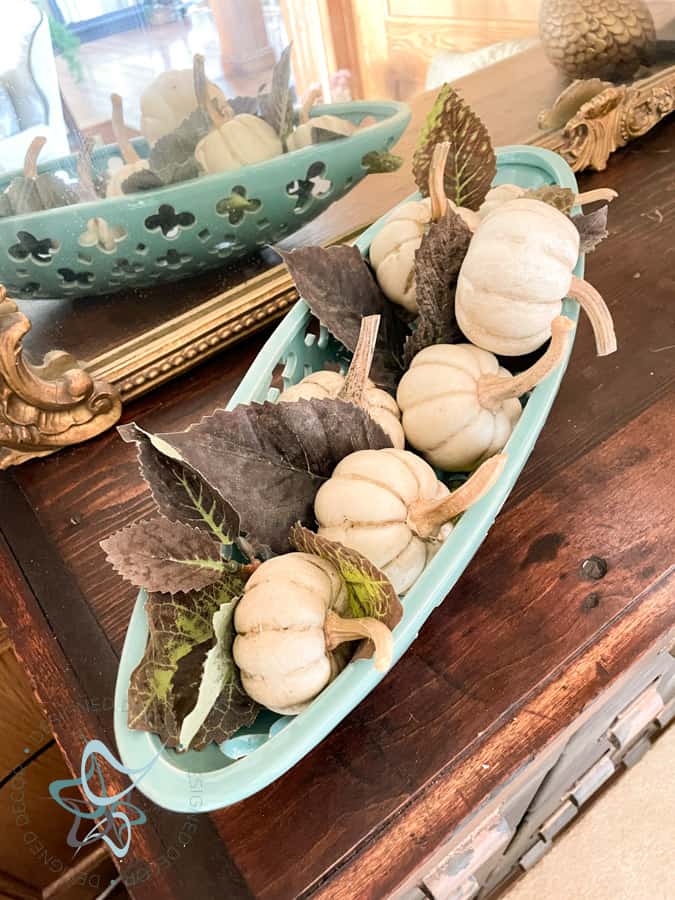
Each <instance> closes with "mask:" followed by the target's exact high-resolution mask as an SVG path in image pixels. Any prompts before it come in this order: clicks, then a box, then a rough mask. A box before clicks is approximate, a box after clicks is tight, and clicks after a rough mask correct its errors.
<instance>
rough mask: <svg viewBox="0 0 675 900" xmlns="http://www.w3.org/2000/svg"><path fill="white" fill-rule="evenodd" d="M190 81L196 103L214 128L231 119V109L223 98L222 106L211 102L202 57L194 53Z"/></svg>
mask: <svg viewBox="0 0 675 900" xmlns="http://www.w3.org/2000/svg"><path fill="white" fill-rule="evenodd" d="M192 79H193V84H194V89H195V97H196V98H197V103H198V104H199V106H200V107H201V108H202V109H203V110H204V112H205V113H206V115H207V116H208V117H209V119H210V120H211V124H212V125H213V127H214V128H220V126H221V125H224V124H225V122H229V121H230V119H231V118H232V117H233V115H234V113H233V112H232V107H231V106H230V105H229V103H227V101H226V100H224V98H223V104H222V105H221V104H220V103H218V102H216V101H213V100H212V99H211V96H210V94H209V82H208V80H207V78H206V70H205V69H204V56H203V55H202V54H201V53H195V55H194V56H193V58H192Z"/></svg>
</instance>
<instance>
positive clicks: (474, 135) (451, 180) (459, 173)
mask: <svg viewBox="0 0 675 900" xmlns="http://www.w3.org/2000/svg"><path fill="white" fill-rule="evenodd" d="M442 141H448V142H449V144H450V152H449V154H448V161H447V163H446V166H445V193H446V196H447V197H448V198H449V199H450V200H452V201H453V203H455V204H456V205H457V206H464V207H466V208H468V209H473V210H477V209H478V208H479V207H480V205H481V203H482V202H483V200H485V196H486V194H487V192H488V191H489V190H490V187H491V185H492V180H493V178H494V177H495V174H496V172H497V161H496V159H495V154H494V150H493V149H492V144H491V142H490V135H489V134H488V130H487V128H486V127H485V125H484V124H483V123H482V122H481V120H480V119H479V117H478V116H477V115H476V113H475V112H474V111H473V110H472V109H471V108H470V107H469V106H468V105H467V104H466V103H465V102H464V101H463V100H462V98H461V97H460V96H459V94H458V93H457V91H455V89H454V88H453V87H452V86H451V85H449V84H444V85H443V87H442V88H441V90H440V92H439V94H438V97H437V98H436V101H435V103H434V106H433V108H432V110H431V112H430V113H429V116H428V117H427V121H426V124H425V126H424V128H423V129H422V131H421V132H420V137H419V141H418V143H417V149H416V150H415V154H414V156H413V175H414V176H415V182H416V184H417V187H418V188H419V190H420V191H421V193H422V195H423V196H424V197H427V196H428V194H429V169H430V167H431V157H432V154H433V152H434V147H435V146H436V144H439V143H441V142H442Z"/></svg>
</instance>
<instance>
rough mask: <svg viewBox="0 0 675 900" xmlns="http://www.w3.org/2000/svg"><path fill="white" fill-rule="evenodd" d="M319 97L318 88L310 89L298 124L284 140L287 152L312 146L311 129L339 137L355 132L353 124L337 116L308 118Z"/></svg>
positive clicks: (319, 90) (355, 127) (319, 91)
mask: <svg viewBox="0 0 675 900" xmlns="http://www.w3.org/2000/svg"><path fill="white" fill-rule="evenodd" d="M320 96H321V89H320V88H312V89H311V90H310V91H309V92H308V94H307V97H306V98H305V100H304V103H303V104H302V108H301V110H300V124H299V125H298V126H297V128H294V129H293V131H292V132H291V133H290V135H289V136H288V138H287V139H286V146H287V147H288V149H289V150H302V148H303V147H309V146H310V145H311V144H313V143H314V141H313V139H312V129H313V128H323V129H325V130H326V131H332V132H333V133H334V134H335V135H336V136H341V137H349V136H350V135H352V134H354V132H355V131H356V129H357V126H356V125H354V123H353V122H350V121H349V119H341V118H340V117H339V116H332V115H328V114H326V115H323V116H314V117H313V118H310V110H311V108H312V106H313V105H314V103H315V101H316V100H318V99H319V97H320Z"/></svg>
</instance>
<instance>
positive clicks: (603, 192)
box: [574, 188, 619, 206]
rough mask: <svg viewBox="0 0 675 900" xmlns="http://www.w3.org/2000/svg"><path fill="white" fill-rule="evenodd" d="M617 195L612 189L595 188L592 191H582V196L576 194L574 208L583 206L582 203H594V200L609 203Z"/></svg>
mask: <svg viewBox="0 0 675 900" xmlns="http://www.w3.org/2000/svg"><path fill="white" fill-rule="evenodd" d="M618 196H619V195H618V194H617V192H616V191H613V190H612V188H596V189H595V190H594V191H584V192H583V194H577V196H576V199H575V203H574V205H575V206H577V205H578V206H583V205H584V203H595V201H596V200H606V201H607V202H608V203H611V202H612V200H615V199H616V198H617V197H618Z"/></svg>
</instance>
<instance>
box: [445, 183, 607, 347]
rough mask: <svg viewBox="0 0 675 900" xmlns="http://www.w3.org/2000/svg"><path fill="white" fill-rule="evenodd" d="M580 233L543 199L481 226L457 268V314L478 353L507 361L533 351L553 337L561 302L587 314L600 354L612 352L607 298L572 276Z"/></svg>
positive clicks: (506, 207) (522, 203)
mask: <svg viewBox="0 0 675 900" xmlns="http://www.w3.org/2000/svg"><path fill="white" fill-rule="evenodd" d="M578 255H579V232H578V231H577V229H576V227H575V226H574V225H573V224H572V222H571V221H570V219H569V218H568V217H567V216H566V215H564V214H563V213H561V212H559V211H558V210H557V209H555V208H554V207H552V206H549V205H548V204H546V203H543V202H542V201H540V200H531V199H524V198H521V199H517V200H509V201H508V202H507V203H504V204H502V205H501V206H499V207H497V208H496V209H495V210H494V211H493V212H492V213H490V215H489V216H487V217H486V218H485V219H484V220H483V222H482V223H481V224H480V226H479V227H478V229H477V231H476V233H475V234H474V237H473V239H472V240H471V243H470V244H469V249H468V252H467V254H466V256H465V258H464V262H463V263H462V268H461V269H460V272H459V277H458V281H457V290H456V293H455V313H456V315H457V322H458V324H459V327H460V328H461V329H462V332H463V333H464V334H465V335H466V337H467V338H468V339H469V340H470V341H471V343H473V344H476V346H478V347H482V348H483V349H484V350H490V351H491V352H492V353H501V354H504V355H506V356H520V355H522V354H524V353H529V352H531V351H532V350H536V349H537V348H538V347H541V345H542V344H543V343H544V342H545V341H546V340H548V338H549V337H550V335H551V322H552V321H553V319H555V318H556V316H558V315H560V311H561V308H562V301H563V299H564V298H565V297H572V298H574V299H576V300H578V301H579V303H580V304H581V306H582V308H583V309H584V311H585V312H586V314H587V315H588V317H589V319H590V321H591V325H592V326H593V331H594V333H595V340H596V346H597V350H598V354H599V355H601V356H604V355H606V354H608V353H612V352H613V351H614V350H616V338H615V335H614V327H613V324H612V317H611V315H610V313H609V310H608V309H607V307H606V305H605V302H604V300H603V299H602V297H601V296H600V294H598V292H597V291H596V290H595V288H593V287H591V285H589V284H588V283H587V282H585V281H582V280H581V279H579V278H577V277H576V276H575V275H573V274H572V272H573V269H574V267H575V265H576V262H577V257H578Z"/></svg>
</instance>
